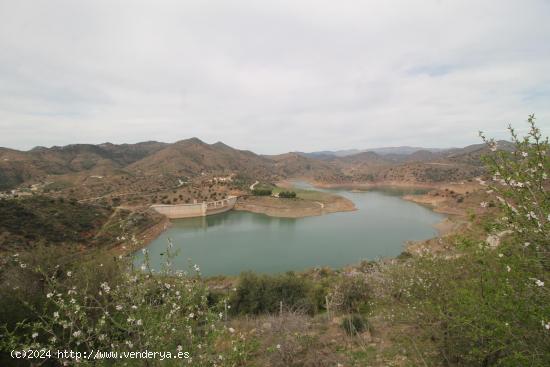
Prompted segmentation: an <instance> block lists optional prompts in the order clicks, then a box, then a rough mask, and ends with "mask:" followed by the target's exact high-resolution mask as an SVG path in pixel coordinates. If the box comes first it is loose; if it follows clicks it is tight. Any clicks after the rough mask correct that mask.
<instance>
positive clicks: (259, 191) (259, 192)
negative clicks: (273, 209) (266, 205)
mask: <svg viewBox="0 0 550 367" xmlns="http://www.w3.org/2000/svg"><path fill="white" fill-rule="evenodd" d="M272 193H273V191H272V190H270V189H254V190H252V195H254V196H271V194H272Z"/></svg>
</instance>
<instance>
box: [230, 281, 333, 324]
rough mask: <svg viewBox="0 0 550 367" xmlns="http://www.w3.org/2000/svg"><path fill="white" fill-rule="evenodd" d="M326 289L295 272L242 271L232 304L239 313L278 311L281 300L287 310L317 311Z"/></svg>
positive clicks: (234, 310)
mask: <svg viewBox="0 0 550 367" xmlns="http://www.w3.org/2000/svg"><path fill="white" fill-rule="evenodd" d="M322 292H323V290H320V289H319V288H318V287H314V286H313V284H312V282H311V281H310V280H308V279H305V278H301V277H298V276H296V275H295V274H294V273H292V272H289V273H286V274H283V275H274V276H270V275H258V274H255V273H250V272H249V273H243V274H241V276H240V280H239V285H238V286H237V291H236V292H235V293H234V295H233V297H232V299H231V304H232V310H233V312H235V313H237V314H263V313H276V312H279V308H280V302H283V307H284V308H285V309H286V310H288V309H291V310H297V309H299V310H302V311H304V312H307V313H315V312H316V311H317V310H318V309H319V308H320V304H319V303H320V302H323V299H324V295H320V294H321V293H322Z"/></svg>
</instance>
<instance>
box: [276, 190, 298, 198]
mask: <svg viewBox="0 0 550 367" xmlns="http://www.w3.org/2000/svg"><path fill="white" fill-rule="evenodd" d="M279 197H280V198H285V199H294V198H296V193H295V192H294V191H281V192H280V193H279Z"/></svg>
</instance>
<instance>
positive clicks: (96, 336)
mask: <svg viewBox="0 0 550 367" xmlns="http://www.w3.org/2000/svg"><path fill="white" fill-rule="evenodd" d="M529 124H530V131H529V134H528V135H527V136H526V137H525V138H519V137H518V136H517V135H516V133H515V132H514V131H513V130H511V133H512V140H513V143H514V144H515V149H513V150H500V149H499V147H498V146H497V145H496V143H495V142H494V141H493V140H491V139H487V138H484V139H485V141H486V143H487V144H488V146H489V148H490V150H491V151H492V154H490V155H488V156H487V158H486V165H487V168H486V169H487V172H489V173H488V175H487V177H484V179H483V180H482V184H483V186H484V187H485V189H484V191H483V192H482V194H483V197H484V199H483V201H481V202H480V203H479V208H480V209H481V214H475V212H472V214H471V216H470V219H471V221H472V223H471V227H470V228H469V229H468V230H465V231H464V232H462V233H457V234H453V235H449V236H447V237H444V238H442V239H440V242H441V245H442V247H444V248H446V249H447V250H446V251H445V252H440V253H437V254H434V253H432V252H430V251H428V250H427V249H426V250H425V251H420V254H419V255H412V254H409V253H403V254H402V256H400V257H399V258H397V259H394V260H388V261H379V262H363V263H361V264H359V265H357V266H353V267H349V268H346V269H342V270H337V271H334V270H331V269H312V270H310V271H308V272H305V273H300V274H295V273H287V274H281V275H275V276H268V275H258V274H253V273H246V274H242V275H241V276H240V277H239V278H238V279H236V280H232V279H218V280H215V279H214V280H207V281H205V280H203V279H201V277H200V267H199V266H197V265H194V266H193V265H191V267H190V270H189V271H188V272H177V271H174V270H172V269H171V266H170V259H171V258H172V257H173V256H177V254H173V253H172V251H171V247H170V245H169V246H168V248H167V251H166V253H165V256H166V264H165V267H164V268H163V269H162V270H161V271H153V270H152V269H150V267H149V266H148V263H147V261H146V262H145V263H144V264H142V265H141V267H138V268H135V267H134V265H133V264H132V263H131V261H130V260H129V259H126V258H112V256H108V255H105V254H104V253H103V252H92V253H86V254H81V253H76V254H75V253H73V254H67V253H66V251H65V250H63V251H62V252H61V251H58V250H56V249H57V247H52V246H50V247H47V248H45V249H43V250H39V249H37V250H34V251H32V252H21V253H20V254H11V255H10V256H9V257H7V258H5V259H4V260H3V261H2V267H1V269H0V272H1V273H0V276H1V278H0V279H1V283H0V310H1V312H0V325H1V326H2V331H0V333H1V334H2V338H1V343H2V344H1V345H0V346H1V350H2V354H1V357H0V358H1V359H0V365H21V363H18V362H20V361H14V360H13V359H11V358H10V357H9V351H10V350H11V349H21V348H45V349H72V350H75V351H76V350H78V351H81V352H87V351H88V352H89V351H92V350H103V351H108V350H112V349H114V350H118V351H141V350H145V349H148V350H165V351H172V352H173V353H176V352H178V351H182V352H188V353H189V357H190V358H188V359H187V360H186V362H189V363H190V365H193V366H256V365H257V366H260V365H261V366H263V365H265V366H337V365H341V366H365V365H369V366H370V365H372V366H390V365H394V366H548V365H550V292H549V291H548V284H549V283H548V281H549V248H550V196H549V194H548V189H549V183H550V181H549V177H548V175H549V174H550V158H549V153H550V146H549V144H548V140H547V139H543V138H542V137H541V134H540V131H539V130H538V129H537V127H536V126H535V123H534V117H532V116H531V117H530V118H529ZM296 192H297V194H298V197H301V195H304V194H303V192H302V191H299V190H298V191H296ZM312 195H313V194H312ZM128 238H130V239H129V242H128V245H129V246H131V245H132V244H133V243H132V242H135V240H133V239H131V237H130V236H129V237H128ZM488 239H491V240H488ZM134 245H137V244H135V243H134ZM146 258H147V257H146ZM98 269H101V271H97V270H98ZM220 285H221V286H220ZM63 362H67V363H69V364H73V363H75V362H76V361H75V359H74V358H73V359H71V358H65V359H63V358H53V357H51V358H48V363H51V364H52V365H56V364H59V363H63ZM78 362H80V364H83V365H88V364H89V365H119V364H121V362H120V361H112V360H111V361H97V360H86V359H84V358H81V360H80V361H78ZM124 362H125V363H126V364H127V365H181V360H177V359H174V360H169V361H167V360H164V361H160V360H158V359H149V360H139V359H135V360H131V359H128V360H124Z"/></svg>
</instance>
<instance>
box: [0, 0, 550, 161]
mask: <svg viewBox="0 0 550 367" xmlns="http://www.w3.org/2000/svg"><path fill="white" fill-rule="evenodd" d="M529 113H536V115H537V116H538V118H539V125H540V126H541V127H543V129H544V130H545V133H549V132H550V131H549V130H550V1H548V0H540V1H535V0H523V1H522V0H517V1H508V0H494V1H492V0H483V1H479V0H474V1H469V0H455V1H450V0H439V1H435V0H432V1H430V0H426V1H411V0H402V1H388V0H383V1H382V0H377V1H365V0H360V1H346V0H338V1H322V0H314V1H301V0H290V1H284V0H277V1H273V0H271V1H259V0H252V1H237V0H231V1H227V0H225V1H208V0H196V1H185V0H178V1H159V0H155V1H153V0H151V1H136V0H129V1H114V0H106V1H98V0H93V1H91V0H90V1H84V0H79V1H74V0H68V1H54V0H48V1H26V0H0V146H4V147H11V148H18V149H29V148H31V147H34V146H37V145H42V146H51V145H65V144H70V143H101V142H106V141H110V142H113V143H133V142H138V141H144V140H159V141H165V142H173V141H177V140H180V139H185V138H189V137H193V136H196V137H199V138H200V139H202V140H205V141H206V142H209V143H214V142H216V141H219V140H221V141H223V142H225V143H227V144H229V145H231V146H234V147H236V148H240V149H250V150H253V151H255V152H258V153H282V152H285V151H295V150H300V151H314V150H324V149H331V150H333V149H348V148H368V147H380V146H396V145H414V146H425V147H448V146H463V145H467V144H471V143H478V142H479V140H478V138H477V131H478V130H480V129H481V130H484V131H487V132H488V134H489V135H491V136H496V137H497V138H503V137H505V136H506V135H505V127H506V125H507V124H508V123H513V124H514V125H516V126H518V127H523V126H524V125H525V124H524V121H525V120H526V118H527V115H528V114H529Z"/></svg>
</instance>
